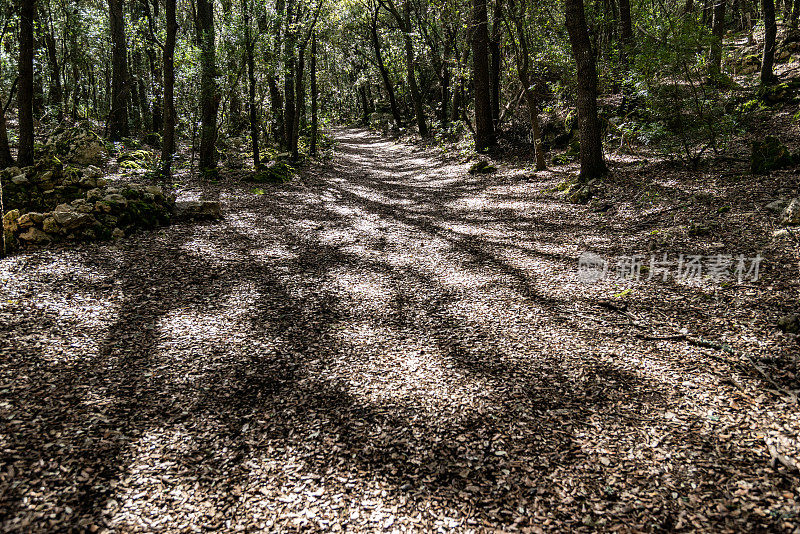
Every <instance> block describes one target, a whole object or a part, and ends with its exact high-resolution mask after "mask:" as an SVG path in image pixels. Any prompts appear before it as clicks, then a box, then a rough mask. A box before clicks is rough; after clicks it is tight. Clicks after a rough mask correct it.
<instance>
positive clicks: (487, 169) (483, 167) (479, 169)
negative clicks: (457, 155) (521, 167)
mask: <svg viewBox="0 0 800 534" xmlns="http://www.w3.org/2000/svg"><path fill="white" fill-rule="evenodd" d="M493 172H497V167H495V166H494V165H492V164H490V163H489V162H488V161H486V160H485V159H482V160H480V161H477V162H476V163H474V164H473V165H472V166H471V167H470V168H469V173H470V174H490V173H493Z"/></svg>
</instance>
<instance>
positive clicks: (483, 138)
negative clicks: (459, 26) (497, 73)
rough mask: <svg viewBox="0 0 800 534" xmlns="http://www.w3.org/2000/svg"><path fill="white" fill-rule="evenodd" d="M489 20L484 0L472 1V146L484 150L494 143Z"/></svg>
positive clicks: (480, 150) (479, 150)
mask: <svg viewBox="0 0 800 534" xmlns="http://www.w3.org/2000/svg"><path fill="white" fill-rule="evenodd" d="M488 24H489V22H488V20H487V15H486V0H473V2H472V26H473V32H474V33H473V35H472V62H473V65H472V73H473V80H474V84H475V148H476V150H477V151H478V152H485V151H486V150H488V149H489V148H491V147H492V146H494V145H495V142H496V141H495V135H494V124H493V121H492V103H491V80H490V74H489V29H488V28H487V26H488Z"/></svg>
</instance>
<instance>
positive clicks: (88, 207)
mask: <svg viewBox="0 0 800 534" xmlns="http://www.w3.org/2000/svg"><path fill="white" fill-rule="evenodd" d="M70 205H71V206H72V207H73V209H74V210H75V211H77V212H78V213H91V212H92V211H93V210H94V204H93V203H90V202H87V201H86V200H85V199H83V198H79V199H78V200H73V201H72V203H71V204H70Z"/></svg>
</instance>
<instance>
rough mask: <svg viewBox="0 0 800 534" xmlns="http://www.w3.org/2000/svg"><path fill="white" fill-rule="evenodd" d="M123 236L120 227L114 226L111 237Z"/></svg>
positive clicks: (118, 237)
mask: <svg viewBox="0 0 800 534" xmlns="http://www.w3.org/2000/svg"><path fill="white" fill-rule="evenodd" d="M123 237H125V231H124V230H122V229H120V228H114V230H113V231H112V232H111V238H112V239H122V238H123Z"/></svg>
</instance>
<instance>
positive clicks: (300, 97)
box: [292, 46, 306, 161]
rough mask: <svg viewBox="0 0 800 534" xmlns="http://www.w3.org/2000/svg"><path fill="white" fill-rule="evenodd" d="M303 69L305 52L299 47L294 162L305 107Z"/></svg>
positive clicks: (293, 128) (293, 133)
mask: <svg viewBox="0 0 800 534" xmlns="http://www.w3.org/2000/svg"><path fill="white" fill-rule="evenodd" d="M305 67H306V50H305V48H304V47H302V46H301V47H300V48H299V50H298V51H297V73H296V75H295V84H294V96H295V105H294V126H293V127H292V135H293V137H292V159H293V160H295V161H296V160H298V159H299V158H300V153H299V151H298V144H299V141H300V118H301V117H302V116H303V114H304V113H303V112H304V111H305V107H306V91H305V86H304V85H303V71H304V70H305Z"/></svg>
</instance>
